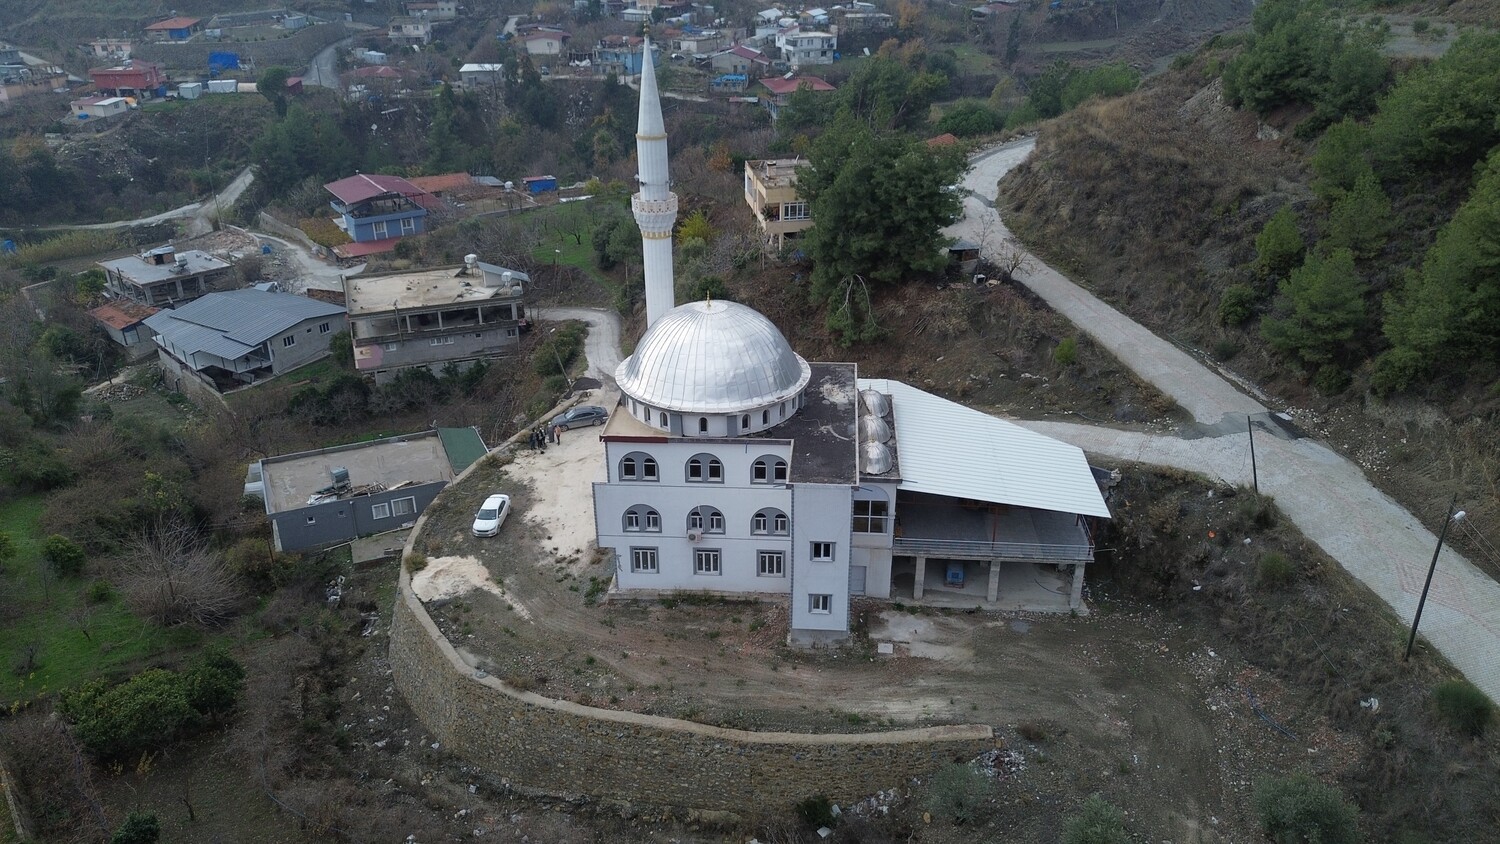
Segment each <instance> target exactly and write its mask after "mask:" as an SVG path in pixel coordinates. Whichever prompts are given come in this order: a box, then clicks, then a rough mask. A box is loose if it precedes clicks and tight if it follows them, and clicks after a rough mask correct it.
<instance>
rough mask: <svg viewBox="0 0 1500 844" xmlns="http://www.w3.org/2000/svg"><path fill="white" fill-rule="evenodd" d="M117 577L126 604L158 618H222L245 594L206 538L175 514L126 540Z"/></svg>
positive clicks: (177, 620)
mask: <svg viewBox="0 0 1500 844" xmlns="http://www.w3.org/2000/svg"><path fill="white" fill-rule="evenodd" d="M119 580H120V587H121V591H122V592H123V593H124V595H125V600H126V601H127V602H129V604H130V606H131V607H132V608H133V609H135V610H136V611H137V612H139V613H142V614H144V615H146V616H148V617H150V618H152V619H153V620H155V621H156V622H157V623H159V624H184V623H194V624H202V625H213V624H219V623H222V622H224V621H225V620H227V619H228V618H229V617H230V616H231V615H233V614H234V611H235V608H236V607H237V606H238V605H239V603H240V600H241V597H242V594H243V593H242V590H241V584H240V581H239V577H238V576H236V575H235V573H234V572H233V570H231V569H230V567H229V565H228V564H227V563H226V562H225V561H224V558H223V556H222V555H221V554H219V552H217V551H216V550H214V549H213V548H212V547H211V546H210V545H209V542H208V538H207V537H205V536H204V535H203V534H201V533H200V532H199V531H198V529H197V528H195V527H193V526H192V525H189V524H187V523H185V522H184V521H182V520H181V519H180V518H177V517H173V516H168V517H166V518H165V519H163V520H161V521H159V522H157V523H155V524H153V525H150V526H148V527H147V528H145V529H143V530H141V531H140V532H138V533H136V534H135V535H134V536H132V537H130V538H129V539H128V540H127V541H126V543H125V551H124V554H123V556H122V557H121V559H120V578H119Z"/></svg>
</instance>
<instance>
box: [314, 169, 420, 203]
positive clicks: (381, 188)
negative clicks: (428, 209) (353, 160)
mask: <svg viewBox="0 0 1500 844" xmlns="http://www.w3.org/2000/svg"><path fill="white" fill-rule="evenodd" d="M323 189H324V190H326V191H328V192H329V193H331V194H333V195H334V197H335V198H336V199H338V201H340V202H342V203H344V204H345V205H353V204H354V203H356V202H364V201H365V200H367V199H374V198H375V197H377V196H385V195H386V194H392V193H394V194H400V195H401V196H404V197H407V198H408V199H415V198H417V197H419V196H421V195H422V194H424V193H425V191H423V190H422V189H421V188H419V187H417V186H416V185H414V184H412V183H411V182H408V181H407V180H405V179H403V178H401V177H400V176H387V175H384V174H381V173H356V174H355V175H353V176H349V177H348V178H344V179H339V180H338V181H336V182H329V183H328V184H326V185H324V186H323Z"/></svg>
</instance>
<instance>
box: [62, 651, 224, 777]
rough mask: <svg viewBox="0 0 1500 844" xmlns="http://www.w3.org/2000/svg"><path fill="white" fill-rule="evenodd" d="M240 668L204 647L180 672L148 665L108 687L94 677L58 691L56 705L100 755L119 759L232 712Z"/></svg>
mask: <svg viewBox="0 0 1500 844" xmlns="http://www.w3.org/2000/svg"><path fill="white" fill-rule="evenodd" d="M244 683H245V670H244V669H243V668H242V667H240V665H239V663H237V662H235V661H234V660H233V659H231V658H230V657H229V656H228V655H227V654H225V653H223V652H221V651H210V652H208V653H206V654H204V655H203V657H202V658H201V659H199V661H198V662H197V663H196V664H194V665H193V666H192V667H191V668H189V669H187V670H185V671H169V670H167V669H165V668H152V669H148V670H146V671H142V672H141V673H139V674H137V675H135V676H134V677H131V678H130V679H129V680H126V681H125V682H123V683H120V684H118V685H113V686H111V685H110V684H108V683H107V682H105V681H103V680H96V681H94V682H92V683H88V684H85V685H83V686H81V687H79V688H77V689H74V690H72V691H70V692H67V693H65V694H63V696H62V699H61V701H60V702H59V704H58V710H59V711H60V712H61V713H62V714H63V717H65V718H67V719H68V720H69V721H71V722H72V723H73V730H74V734H75V735H76V736H77V737H78V740H79V741H80V742H81V743H82V744H83V746H84V747H85V748H87V749H88V751H89V752H90V753H92V754H94V755H95V756H97V757H99V758H102V759H124V758H128V757H131V756H134V755H136V754H138V753H142V752H145V751H149V750H154V749H157V748H159V747H162V746H163V745H166V744H170V743H172V742H174V741H177V740H178V739H181V738H184V737H186V736H188V735H191V734H193V733H195V732H197V731H198V730H201V729H203V728H204V727H205V726H207V725H209V724H211V723H213V721H214V720H216V719H218V718H222V717H223V716H225V715H228V714H229V713H231V712H233V711H234V709H235V707H236V706H237V705H238V704H239V699H240V694H241V693H242V692H243V690H244Z"/></svg>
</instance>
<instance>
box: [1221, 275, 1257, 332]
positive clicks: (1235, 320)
mask: <svg viewBox="0 0 1500 844" xmlns="http://www.w3.org/2000/svg"><path fill="white" fill-rule="evenodd" d="M1259 304H1260V293H1258V292H1257V291H1256V289H1255V288H1254V287H1251V286H1250V285H1248V284H1231V285H1229V286H1228V287H1226V288H1224V292H1223V293H1221V294H1219V322H1221V323H1223V324H1224V325H1229V326H1239V325H1244V324H1245V323H1247V322H1249V321H1250V320H1251V319H1252V318H1254V317H1255V307H1256V306H1257V305H1259Z"/></svg>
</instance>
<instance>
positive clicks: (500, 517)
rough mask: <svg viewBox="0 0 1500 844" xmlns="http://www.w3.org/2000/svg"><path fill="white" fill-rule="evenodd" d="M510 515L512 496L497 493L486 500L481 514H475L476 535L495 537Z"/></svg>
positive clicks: (480, 509)
mask: <svg viewBox="0 0 1500 844" xmlns="http://www.w3.org/2000/svg"><path fill="white" fill-rule="evenodd" d="M509 515H510V496H509V495H502V494H501V493H495V494H494V495H491V496H490V497H489V498H486V499H485V500H484V504H482V505H480V507H479V512H478V513H475V514H474V535H475V536H494V535H495V534H497V533H499V532H500V526H501V525H503V524H505V517H506V516H509Z"/></svg>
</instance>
